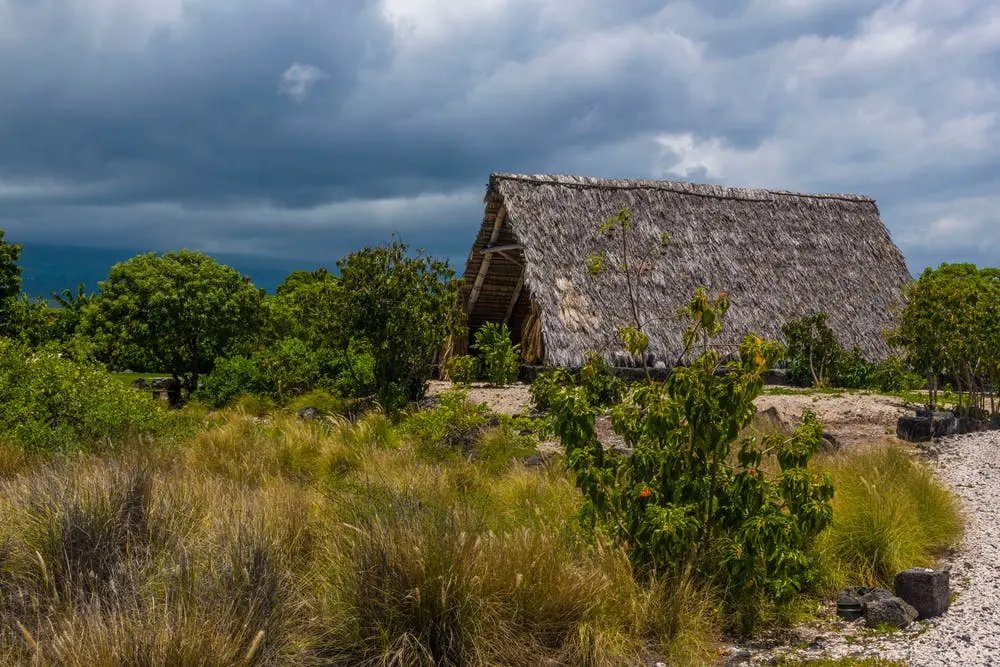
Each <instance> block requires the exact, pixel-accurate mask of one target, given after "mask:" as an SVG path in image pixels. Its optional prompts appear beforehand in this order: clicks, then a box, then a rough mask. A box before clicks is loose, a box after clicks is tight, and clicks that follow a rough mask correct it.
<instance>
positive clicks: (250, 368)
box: [199, 357, 261, 408]
mask: <svg viewBox="0 0 1000 667" xmlns="http://www.w3.org/2000/svg"><path fill="white" fill-rule="evenodd" d="M260 386H261V377H260V370H259V369H258V368H257V364H256V363H255V362H254V361H253V360H251V359H247V358H246V357H230V358H228V359H217V360H216V362H215V368H214V369H213V370H212V372H211V374H210V375H209V376H208V377H207V378H205V386H204V387H203V388H202V389H201V391H200V392H199V395H200V396H201V398H203V399H204V400H206V401H208V402H209V403H210V404H211V405H213V406H215V407H217V408H221V407H223V406H225V405H229V404H230V403H231V402H232V401H233V400H234V399H235V398H236V397H237V396H242V395H243V394H254V393H257V392H258V391H259V390H260Z"/></svg>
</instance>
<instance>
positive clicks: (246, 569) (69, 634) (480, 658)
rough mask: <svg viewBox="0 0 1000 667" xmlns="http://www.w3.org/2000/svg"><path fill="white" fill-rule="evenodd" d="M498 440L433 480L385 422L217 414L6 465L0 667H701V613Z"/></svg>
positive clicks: (411, 445) (704, 644)
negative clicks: (180, 432) (152, 435)
mask: <svg viewBox="0 0 1000 667" xmlns="http://www.w3.org/2000/svg"><path fill="white" fill-rule="evenodd" d="M506 437H510V438H514V435H512V434H510V433H506V432H498V433H493V432H489V431H488V432H487V433H484V435H483V438H484V439H485V442H486V443H487V445H486V448H487V449H488V451H489V452H490V455H489V456H487V457H483V458H482V460H481V461H480V460H469V459H468V458H464V459H463V458H461V457H459V458H458V459H455V460H451V461H449V462H446V463H440V462H435V461H434V460H432V459H430V458H428V457H426V456H423V455H422V454H421V452H422V451H423V450H424V449H425V445H426V443H423V442H421V441H419V439H418V438H416V437H413V438H411V437H410V436H406V435H405V434H404V435H401V433H400V430H399V429H397V428H396V427H394V426H393V425H392V424H391V422H390V421H389V420H388V419H387V418H386V417H385V416H383V415H380V414H372V415H369V416H366V417H365V418H363V419H361V420H360V421H359V422H357V423H350V422H347V421H345V420H326V421H322V420H321V421H317V422H308V423H307V422H300V421H297V420H295V419H294V418H293V417H280V416H279V417H274V418H271V419H270V420H265V419H261V418H259V417H257V416H255V415H248V414H241V413H238V412H226V413H221V414H215V415H207V416H206V427H205V428H204V429H202V430H201V431H200V432H199V433H198V434H197V435H195V436H193V437H192V438H190V439H189V440H188V441H186V442H184V443H182V444H179V445H178V444H177V443H175V442H171V443H168V444H163V445H150V444H149V443H145V446H144V447H142V448H139V447H134V448H132V449H129V448H125V447H121V448H117V449H116V450H115V451H116V452H117V453H115V454H112V453H104V454H102V455H79V456H74V457H63V458H41V457H34V458H30V459H25V460H21V459H19V458H18V459H15V458H11V457H8V458H5V459H3V460H4V461H11V462H10V463H5V464H4V469H3V470H0V516H3V517H4V521H3V522H0V664H4V665H7V664H10V665H18V664H24V665H27V664H41V665H121V664H149V665H167V664H199V665H240V664H254V665H269V664H289V665H329V664H333V665H417V664H420V665H432V664H443V665H447V664H452V665H494V664H507V665H527V664H531V665H534V664H551V665H619V664H637V663H639V662H640V661H642V660H646V659H648V658H650V657H656V658H658V659H667V660H669V661H671V662H672V663H676V664H704V663H706V662H708V661H710V660H711V659H712V657H713V655H714V653H713V652H714V645H715V641H716V639H717V636H718V627H717V619H716V617H715V615H714V614H713V613H712V597H711V596H710V595H708V594H707V593H706V592H705V591H701V590H698V589H696V588H694V587H692V586H691V585H690V583H684V582H646V581H637V580H636V578H635V577H634V576H633V573H632V571H631V569H630V566H629V562H628V559H627V557H626V556H625V554H624V553H623V552H622V551H620V550H619V549H617V548H612V547H610V546H608V545H605V544H603V543H602V542H601V541H600V540H599V539H596V538H594V537H592V536H590V535H588V534H587V533H585V532H584V531H583V530H581V528H580V527H579V523H578V522H577V521H576V516H577V512H578V509H579V506H580V498H579V496H578V492H577V491H576V489H575V486H574V484H573V482H572V480H571V479H570V478H569V476H568V475H567V474H566V472H565V471H564V470H562V469H561V468H560V467H559V465H558V464H554V465H551V466H549V467H546V468H542V469H539V470H528V469H525V468H524V467H522V466H516V465H509V464H508V465H502V463H503V460H504V456H507V457H510V456H515V455H517V453H518V452H519V451H520V450H521V445H523V443H521V442H520V441H519V440H512V441H511V442H509V443H505V442H504V438H506ZM473 459H475V457H473Z"/></svg>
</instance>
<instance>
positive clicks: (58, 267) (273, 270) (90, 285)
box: [18, 243, 334, 298]
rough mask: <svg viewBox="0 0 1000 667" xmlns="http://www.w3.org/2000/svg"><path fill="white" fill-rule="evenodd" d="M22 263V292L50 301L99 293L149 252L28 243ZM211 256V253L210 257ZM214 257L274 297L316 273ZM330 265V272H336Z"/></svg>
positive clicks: (297, 265) (288, 264) (290, 264)
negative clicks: (112, 274) (125, 265)
mask: <svg viewBox="0 0 1000 667" xmlns="http://www.w3.org/2000/svg"><path fill="white" fill-rule="evenodd" d="M23 245H24V252H23V253H22V254H21V261H20V262H18V264H20V265H21V267H22V268H23V269H24V272H23V279H24V284H23V290H24V291H25V293H27V294H28V295H29V296H31V297H32V298H34V297H39V296H40V297H44V298H49V297H50V296H51V294H52V293H53V292H61V291H62V290H64V289H66V288H70V289H72V290H73V291H76V286H77V285H78V284H80V283H81V282H83V283H84V284H85V285H86V287H87V291H88V292H94V291H97V283H98V282H99V281H101V280H106V279H107V277H108V272H109V271H110V270H111V267H112V266H114V265H115V264H117V263H118V262H123V261H125V260H127V259H129V258H131V257H135V256H136V255H141V254H143V253H145V252H150V250H148V249H142V248H136V249H126V248H92V247H84V246H57V245H47V244H37V243H25V244H23ZM210 254H211V253H210ZM212 256H213V257H214V258H215V259H216V260H218V261H219V262H220V263H222V264H227V265H229V266H232V267H233V268H235V269H236V270H238V271H239V272H240V273H242V274H244V275H248V276H250V278H251V279H252V280H253V282H254V284H255V285H256V286H257V287H262V288H264V289H266V290H267V291H268V292H269V293H273V292H274V290H275V288H276V287H277V286H278V285H280V284H281V282H282V281H283V280H284V279H285V276H287V275H288V274H289V273H291V272H292V271H298V270H313V269H317V268H319V265H318V264H317V265H315V266H313V263H309V262H297V261H295V260H289V259H274V258H268V257H252V256H240V255H216V254H212ZM333 265H334V262H333V261H331V262H330V264H329V266H327V268H329V269H331V270H332V269H333V268H334V266H333Z"/></svg>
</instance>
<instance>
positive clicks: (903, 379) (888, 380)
mask: <svg viewBox="0 0 1000 667" xmlns="http://www.w3.org/2000/svg"><path fill="white" fill-rule="evenodd" d="M926 384H927V379H926V378H925V377H923V376H922V375H920V374H919V373H914V372H913V371H911V370H910V369H909V367H908V366H907V365H906V360H905V359H903V358H902V357H899V356H895V355H890V356H889V358H887V359H886V360H885V361H881V362H879V363H877V364H875V366H874V368H873V369H872V374H871V387H872V388H873V389H877V390H878V391H881V392H885V393H894V392H900V391H912V390H914V389H921V388H923V387H924V386H926Z"/></svg>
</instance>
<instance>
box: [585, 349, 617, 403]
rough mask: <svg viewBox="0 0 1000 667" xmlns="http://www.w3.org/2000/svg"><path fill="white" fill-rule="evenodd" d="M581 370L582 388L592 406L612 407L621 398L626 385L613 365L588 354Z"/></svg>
mask: <svg viewBox="0 0 1000 667" xmlns="http://www.w3.org/2000/svg"><path fill="white" fill-rule="evenodd" d="M586 359H587V360H586V362H584V364H583V366H582V367H581V368H580V386H581V387H583V389H584V391H586V392H587V400H588V401H590V404H591V405H595V406H610V405H613V404H614V403H615V402H617V401H618V399H620V398H621V395H622V389H623V387H624V383H623V382H622V380H621V379H620V378H619V377H617V376H616V375H615V374H614V369H612V368H611V364H609V363H608V362H607V360H606V359H605V358H604V357H602V356H601V355H599V354H596V353H594V352H588V353H587V355H586Z"/></svg>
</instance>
